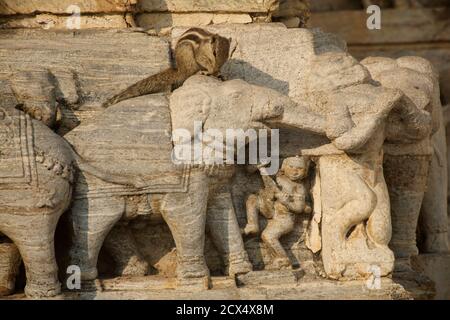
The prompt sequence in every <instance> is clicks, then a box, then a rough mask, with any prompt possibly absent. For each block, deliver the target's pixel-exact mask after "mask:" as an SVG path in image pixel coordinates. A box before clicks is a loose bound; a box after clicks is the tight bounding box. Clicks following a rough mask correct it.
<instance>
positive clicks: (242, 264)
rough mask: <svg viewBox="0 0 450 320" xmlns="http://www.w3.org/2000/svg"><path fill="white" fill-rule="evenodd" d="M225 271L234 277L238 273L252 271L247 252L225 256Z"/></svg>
mask: <svg viewBox="0 0 450 320" xmlns="http://www.w3.org/2000/svg"><path fill="white" fill-rule="evenodd" d="M227 259H228V263H227V269H228V270H227V273H228V275H229V276H230V277H235V276H237V275H239V274H245V273H249V272H250V271H253V266H252V264H251V263H250V261H249V259H248V255H247V252H245V251H243V252H240V253H232V254H230V255H229V256H228V257H226V258H225V261H227Z"/></svg>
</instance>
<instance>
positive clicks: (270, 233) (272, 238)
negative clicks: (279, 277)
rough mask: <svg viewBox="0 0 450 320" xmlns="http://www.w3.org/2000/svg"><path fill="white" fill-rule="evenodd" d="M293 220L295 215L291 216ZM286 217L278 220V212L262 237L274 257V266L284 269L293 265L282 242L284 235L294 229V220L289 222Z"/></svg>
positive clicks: (269, 222)
mask: <svg viewBox="0 0 450 320" xmlns="http://www.w3.org/2000/svg"><path fill="white" fill-rule="evenodd" d="M291 219H292V220H293V219H294V217H291ZM287 222H288V221H287V220H286V219H282V220H278V219H277V214H275V216H274V218H273V219H271V220H269V221H268V223H267V226H266V228H265V229H264V231H263V232H262V234H261V239H262V240H263V241H264V243H265V244H266V245H267V248H268V249H269V252H270V254H271V255H272V257H273V266H274V268H275V269H284V268H289V267H291V266H292V265H291V262H290V260H289V257H288V255H287V253H286V250H284V248H283V245H282V244H281V242H280V238H281V237H282V236H283V235H286V234H288V233H289V232H290V231H292V227H293V221H292V223H291V224H288V223H287Z"/></svg>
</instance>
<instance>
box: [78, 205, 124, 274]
mask: <svg viewBox="0 0 450 320" xmlns="http://www.w3.org/2000/svg"><path fill="white" fill-rule="evenodd" d="M124 210H125V200H124V199H123V198H121V197H109V198H93V199H79V200H75V201H74V203H73V206H72V210H71V216H70V218H71V220H72V221H71V222H72V226H73V239H72V241H73V244H72V248H71V249H70V260H71V262H70V263H71V264H72V265H77V266H79V267H80V269H81V279H82V280H94V279H96V278H97V276H98V272H97V260H98V254H99V252H100V249H101V247H102V245H103V241H104V240H105V238H106V236H107V235H108V233H109V232H110V230H111V229H112V227H113V226H114V224H115V223H116V222H117V221H119V220H120V218H121V217H122V215H123V213H124Z"/></svg>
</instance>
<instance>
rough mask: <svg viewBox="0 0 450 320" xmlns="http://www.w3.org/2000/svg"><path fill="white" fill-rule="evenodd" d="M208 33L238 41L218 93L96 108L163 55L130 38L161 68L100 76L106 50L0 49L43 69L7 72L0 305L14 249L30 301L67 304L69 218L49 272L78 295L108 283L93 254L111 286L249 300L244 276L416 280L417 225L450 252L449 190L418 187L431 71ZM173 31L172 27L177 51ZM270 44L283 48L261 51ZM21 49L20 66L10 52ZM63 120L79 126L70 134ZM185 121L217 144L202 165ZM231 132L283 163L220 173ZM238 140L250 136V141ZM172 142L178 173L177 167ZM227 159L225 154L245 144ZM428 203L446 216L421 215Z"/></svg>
mask: <svg viewBox="0 0 450 320" xmlns="http://www.w3.org/2000/svg"><path fill="white" fill-rule="evenodd" d="M207 29H208V30H209V31H211V32H214V33H218V34H220V35H222V36H224V37H227V38H231V39H232V48H231V50H230V58H229V60H228V62H227V63H226V64H225V65H224V66H223V68H222V70H221V76H222V79H219V78H216V77H212V76H205V75H201V74H200V75H194V76H192V77H190V78H189V79H188V80H186V81H185V82H184V84H183V85H182V86H181V87H179V88H178V89H176V90H175V91H173V92H172V93H169V92H167V93H158V94H153V95H145V96H140V97H136V98H133V99H128V100H124V101H122V102H120V103H117V104H115V105H112V106H110V107H109V108H107V109H101V108H100V104H101V103H102V102H103V101H104V100H106V99H107V98H108V97H109V96H111V94H113V93H116V92H118V91H119V89H123V88H125V87H126V86H128V85H130V84H132V83H133V82H135V81H136V80H138V78H142V77H143V75H144V74H145V75H147V74H152V73H155V72H156V71H157V70H160V69H162V68H163V67H164V66H168V65H170V61H169V56H168V48H169V43H168V42H166V41H164V40H162V39H156V38H154V37H149V36H147V35H135V34H134V33H131V34H130V35H127V36H129V38H128V40H127V44H128V45H130V46H133V45H135V44H136V43H137V42H139V41H141V40H143V39H144V38H142V37H145V40H143V42H145V43H149V42H151V43H152V44H153V46H151V48H152V49H151V50H152V52H153V53H155V56H156V57H158V59H159V60H157V61H156V62H155V61H150V63H148V62H147V63H146V64H145V66H146V67H145V68H143V69H142V70H140V71H139V72H136V73H134V72H133V70H135V69H133V68H136V70H137V69H139V68H140V66H139V65H138V64H139V61H138V60H136V59H144V58H143V57H144V54H145V55H148V52H145V50H146V49H148V48H147V47H146V48H144V49H142V48H141V49H136V50H137V51H134V54H136V57H137V58H136V59H135V60H133V59H131V58H129V59H130V60H126V61H124V62H123V65H121V66H120V67H119V68H112V67H111V70H110V69H108V67H105V68H103V67H104V66H98V65H97V63H107V61H108V60H107V59H105V60H104V61H103V60H102V62H99V61H100V60H101V59H100V51H98V52H96V53H93V54H94V59H93V60H91V61H89V60H90V59H88V58H87V57H85V59H86V60H83V57H84V53H83V52H82V51H80V52H77V53H76V54H73V55H72V54H68V53H67V52H65V53H64V52H63V53H61V51H60V50H59V49H58V48H57V47H58V46H57V44H52V43H50V47H51V48H52V50H55V51H56V52H58V54H56V57H57V58H58V59H59V60H58V59H56V60H54V59H53V58H52V57H53V56H52V55H51V54H49V55H48V57H45V54H44V52H43V51H39V50H35V48H34V47H33V46H34V44H33V43H30V42H28V41H25V40H26V38H27V35H26V34H23V33H18V35H17V40H16V41H14V43H12V42H11V41H9V40H8V39H7V38H4V37H2V38H1V40H0V42H4V43H5V45H7V46H8V48H12V49H8V50H5V51H2V53H1V54H2V55H3V57H4V58H5V59H2V61H6V64H8V66H9V65H10V62H11V61H16V62H17V63H19V62H20V64H21V65H27V64H28V65H32V63H33V61H34V60H36V59H38V60H42V61H43V62H42V65H41V67H40V68H37V67H33V68H31V69H30V70H26V69H25V70H23V69H22V70H14V69H11V68H10V67H9V69H6V68H5V70H8V71H7V72H4V73H3V74H1V76H2V77H3V79H5V80H3V81H5V88H6V87H8V88H10V89H5V90H3V89H2V92H1V95H2V105H1V106H0V135H1V136H2V137H3V136H4V137H6V138H5V139H3V140H4V141H6V143H3V145H2V149H1V151H2V153H1V154H0V159H2V158H1V156H3V155H4V154H6V156H5V161H3V160H2V162H1V163H0V173H1V176H0V179H3V180H4V179H6V180H4V181H3V180H0V189H1V198H0V210H1V212H2V214H1V215H0V232H2V234H4V235H5V236H6V237H7V238H5V239H4V240H2V242H1V244H0V293H1V294H10V293H11V292H12V291H13V287H14V283H13V282H14V281H13V279H14V275H15V274H17V272H18V271H17V269H18V265H19V261H20V259H19V255H18V253H17V249H18V250H19V251H20V256H21V258H22V260H23V262H24V264H25V269H26V276H27V284H26V288H25V293H26V294H27V295H28V296H34V297H49V296H54V295H57V294H59V293H60V290H61V289H60V283H59V279H58V274H57V272H58V264H57V261H56V258H55V252H54V247H55V245H54V242H55V241H60V239H58V237H57V238H55V229H56V226H57V223H58V221H59V218H60V217H61V216H62V215H63V213H65V214H64V219H62V220H61V223H60V224H65V226H66V227H67V228H68V230H69V234H70V237H69V236H68V235H66V237H67V238H70V241H68V242H70V244H69V245H68V246H66V247H64V248H62V253H61V254H62V255H63V256H64V259H66V261H65V264H61V263H60V264H59V266H60V268H62V269H64V268H65V267H66V264H67V265H76V266H78V267H80V270H81V279H82V280H83V283H84V284H86V283H89V282H92V281H95V280H96V279H98V278H99V276H100V274H99V271H100V273H101V272H102V270H103V269H104V265H105V264H104V263H103V262H102V261H101V260H102V254H101V253H100V251H101V249H102V247H103V253H104V254H105V255H107V256H109V258H110V259H112V261H113V264H114V266H113V268H111V269H112V270H107V272H108V271H111V273H112V274H114V275H128V276H145V275H147V274H159V275H164V276H167V277H169V278H170V277H175V278H176V281H175V284H176V286H177V287H181V288H183V287H186V288H190V289H195V290H200V291H202V290H207V289H209V288H211V287H214V280H211V276H213V278H214V276H217V275H225V276H228V277H230V278H231V279H236V283H237V284H239V283H240V284H241V285H244V286H245V285H246V284H250V285H251V283H253V284H257V283H259V282H258V281H263V280H261V279H259V280H258V276H255V274H256V275H257V274H258V273H255V272H254V271H253V270H265V271H261V272H269V278H270V277H273V275H276V274H283V275H285V276H286V275H287V277H290V276H292V275H294V273H293V271H292V270H294V271H301V272H303V273H304V274H305V275H304V276H305V277H306V276H308V277H312V278H314V279H316V281H326V280H325V279H324V278H328V279H332V280H359V281H361V280H366V279H368V278H369V277H371V276H372V275H373V274H374V271H373V270H374V268H375V269H376V270H377V271H376V272H377V274H379V276H381V277H391V276H392V274H393V272H394V263H395V267H396V270H400V271H402V270H408V269H409V268H410V261H409V259H410V258H411V256H412V255H415V254H417V248H416V246H417V240H416V235H415V234H416V229H417V226H418V224H419V225H420V226H421V227H420V228H421V234H422V235H421V237H423V246H424V247H425V248H426V249H425V250H429V251H430V252H433V251H436V250H437V251H439V250H442V251H445V250H448V244H447V243H446V242H445V241H444V239H445V238H443V237H444V234H445V236H446V233H447V230H446V228H444V227H442V223H443V221H444V220H445V219H444V218H443V214H442V213H443V212H446V208H444V205H443V204H441V202H442V200H443V199H444V194H443V192H441V193H442V194H441V193H439V192H440V191H439V190H440V189H439V187H441V189H443V190H444V189H446V187H445V186H444V188H442V187H443V186H442V185H440V186H439V185H438V184H437V183H436V184H433V185H434V187H433V185H432V184H429V188H430V189H431V190H436V191H435V193H434V191H433V193H434V195H433V196H432V198H429V197H430V196H428V198H427V196H426V195H425V192H426V185H427V180H428V178H429V176H431V174H429V172H431V173H433V174H435V175H436V174H437V175H439V173H440V172H443V171H442V170H444V168H446V164H443V162H442V159H441V160H439V152H441V151H442V148H441V147H439V144H438V142H434V141H438V140H437V138H436V137H437V136H436V135H437V132H438V129H439V126H440V125H441V126H442V125H443V124H442V121H443V120H442V118H443V116H442V113H441V111H442V110H441V106H440V102H439V101H438V100H439V98H438V97H439V85H438V80H437V77H436V75H435V73H434V71H433V70H432V67H431V65H430V64H429V63H428V62H427V61H425V60H423V59H418V58H413V57H409V58H401V59H398V60H391V59H381V58H368V59H367V60H365V61H363V62H361V63H359V62H358V61H357V60H355V59H354V58H353V57H352V56H350V55H349V54H348V53H347V51H346V45H345V43H344V42H343V41H341V40H339V39H338V38H336V37H335V36H333V35H330V34H325V33H322V32H320V31H317V30H314V31H310V30H306V29H287V28H285V27H284V26H282V25H277V24H275V25H248V26H237V25H224V26H212V27H209V28H207ZM183 31H184V30H181V29H180V30H177V29H175V30H174V32H173V34H174V39H176V38H177V36H179V35H180V34H181V33H182V32H183ZM5 33H8V31H5ZM36 34H37V38H38V39H40V40H36V43H37V45H39V43H40V41H47V40H46V37H48V35H47V34H44V33H42V34H41V33H39V32H37V33H36ZM94 35H95V36H94ZM59 36H60V37H62V39H66V38H65V37H67V35H65V34H64V33H63V34H62V35H59ZM102 37H104V38H102ZM93 39H98V38H97V34H96V33H86V34H82V35H80V36H79V37H75V40H74V41H75V43H76V44H77V45H81V46H84V47H86V48H87V47H90V45H89V44H90V43H91V42H92V41H93ZM99 39H100V40H101V39H103V40H104V42H101V44H102V45H103V46H104V48H109V49H111V52H109V51H108V52H109V53H110V54H111V57H112V56H113V55H114V54H115V53H116V52H117V51H115V50H112V47H111V46H117V45H118V43H119V42H120V41H123V40H124V39H125V37H124V36H123V35H122V34H121V33H109V34H108V35H106V34H105V33H103V32H100V33H99ZM96 41H97V40H96ZM273 41H276V43H277V44H278V45H277V46H273V45H269V44H270V43H271V42H273ZM52 46H53V47H52ZM149 46H150V45H149ZM17 47H20V48H22V47H23V49H24V51H23V52H22V53H21V54H15V55H14V54H13V53H12V52H13V49H14V48H17ZM124 47H126V46H124ZM119 48H123V47H120V46H119ZM141 50H142V51H141ZM119 51H120V50H119ZM31 54H32V55H33V57H32V58H30V55H31ZM61 54H63V55H67V57H68V58H69V57H70V59H72V60H71V61H73V63H74V65H73V66H72V67H73V68H72V67H71V70H70V71H68V70H67V69H65V68H63V67H62V66H61V64H63V63H67V62H66V60H65V58H64V59H63V57H61V56H60V55H61ZM102 54H103V53H102ZM52 59H53V60H54V61H53V60H52ZM96 59H100V60H96ZM127 59H128V58H127ZM55 61H56V62H55ZM80 61H84V63H86V65H81V64H80ZM92 61H94V62H92ZM55 66H56V67H55ZM95 68H98V69H95ZM112 69H114V71H112ZM95 70H97V71H99V72H98V73H97V72H96V71H95ZM90 72H91V73H92V74H91V73H90ZM107 72H112V73H114V74H115V75H116V76H117V77H116V78H115V80H116V81H117V83H120V84H119V85H117V83H111V82H110V81H109V80H108V79H110V78H111V75H110V74H109V75H108V76H107V77H106V78H104V77H102V74H106V73H107ZM99 73H101V74H100V75H99ZM127 75H132V76H131V77H130V76H127ZM91 76H94V77H91ZM105 79H106V80H105ZM61 110H63V111H62V112H61ZM69 113H72V115H73V116H72V117H67V116H66V117H64V116H65V115H67V114H69ZM74 118H75V119H76V120H77V124H78V123H79V125H78V126H76V124H74V123H71V122H70V120H71V119H74ZM196 123H199V124H200V130H201V132H200V133H201V134H202V139H203V134H204V135H205V136H206V137H207V138H211V134H212V132H214V135H215V137H216V138H217V137H220V138H219V139H216V140H214V142H215V143H216V144H215V145H214V146H213V147H211V146H212V145H211V144H210V141H209V140H200V143H201V144H202V147H204V148H206V149H202V153H201V157H200V158H195V155H196V153H195V152H196V147H198V145H196V142H197V141H198V140H197V138H198V136H197V134H198V132H197V131H196V130H197V127H196ZM75 126H76V127H75ZM51 129H54V130H56V131H57V132H60V133H61V134H64V135H63V136H61V135H57V134H56V133H55V132H54V131H52V130H51ZM229 129H232V130H241V131H242V132H243V137H244V138H243V141H244V144H243V146H241V148H242V149H247V150H250V149H251V144H252V142H254V141H255V140H258V141H259V139H260V138H261V135H262V133H263V132H266V131H264V130H271V131H270V132H271V135H272V136H271V142H273V141H275V140H276V139H278V141H279V144H278V145H277V147H279V150H276V149H275V148H273V146H274V144H273V143H268V145H270V147H271V150H270V151H271V158H270V159H271V160H272V161H273V160H274V157H278V156H279V161H278V165H277V170H276V171H275V172H268V169H269V167H271V164H273V163H265V162H262V161H260V162H256V163H250V158H248V159H246V160H247V161H244V162H243V163H236V158H232V159H231V160H232V161H231V162H228V160H230V159H229V158H226V157H225V153H219V155H221V156H218V153H217V152H216V153H211V152H210V151H211V148H212V151H216V150H218V149H220V150H227V152H228V151H229V150H230V149H229V145H228V142H229V141H228V139H224V138H225V137H227V130H229ZM249 130H254V132H256V133H257V134H256V135H255V136H251V135H247V134H246V132H248V131H249ZM273 130H276V131H273ZM180 132H182V133H183V134H187V139H184V140H183V138H184V137H186V136H182V135H180ZM275 133H276V134H275ZM278 135H279V136H278ZM235 138H236V139H238V138H239V136H238V137H235ZM266 138H267V136H266ZM180 139H181V140H180ZM179 141H182V144H181V146H182V147H184V148H185V149H183V150H184V151H186V150H187V151H188V154H189V161H187V162H181V163H179V162H175V161H174V159H175V158H176V156H177V155H178V153H177V150H178V149H177V147H179V143H180V142H179ZM233 142H234V140H233ZM14 148H15V149H17V150H18V148H19V149H20V148H22V152H21V153H18V152H15V153H14V152H13V151H14V150H13V149H14ZM186 148H187V149H186ZM208 148H209V149H208ZM433 148H434V150H436V151H435V152H434V153H433ZM11 150H12V151H11ZM17 150H16V151H17ZM205 150H208V152H206V151H205ZM232 150H233V155H234V154H235V153H234V152H236V153H238V152H239V147H238V146H235V145H234V144H233V145H232ZM192 153H193V154H194V158H191V157H190V156H191V154H192ZM444 153H445V152H444ZM174 155H175V156H174ZM174 157H175V158H174ZM433 157H435V158H433ZM219 158H220V161H219ZM8 159H12V160H13V161H14V165H17V163H18V164H20V163H25V164H27V165H26V166H25V165H24V166H23V167H24V168H25V167H26V168H27V170H29V172H27V171H26V170H22V171H23V172H25V174H24V175H23V176H21V177H20V178H22V179H25V178H26V179H25V180H26V181H10V180H8V179H7V178H9V177H8V176H7V174H9V173H10V172H9V171H8V170H9V169H10V167H11V165H10V164H8V162H7V161H8ZM177 159H178V158H177ZM433 159H434V160H433ZM183 160H186V159H185V158H183ZM197 160H198V161H197ZM233 161H234V162H233ZM433 161H434V162H433ZM430 163H431V166H430ZM278 166H279V168H278ZM278 169H280V170H278ZM433 170H435V171H433ZM399 174H402V175H400V176H399ZM411 174H413V176H414V178H413V177H411ZM443 176H446V175H445V174H444V175H443ZM399 177H400V178H399ZM418 178H420V179H418ZM433 182H436V181H434V180H433ZM24 186H25V187H24ZM18 188H19V190H20V192H18V191H17V190H18ZM433 188H434V189H433ZM445 197H446V195H445ZM437 198H439V201H438V202H439V204H441V205H438V206H436V205H434V203H433V201H431V200H430V199H437ZM422 203H423V206H422V218H421V219H422V220H421V222H420V223H419V222H418V221H419V213H420V208H421V205H422ZM406 211H407V212H406ZM23 225H33V227H34V228H33V230H34V231H33V232H29V231H31V230H28V228H21V226H23ZM55 239H56V240H55ZM421 239H422V238H421ZM11 242H13V243H14V244H12V243H11ZM36 247H39V248H40V250H39V251H36V250H33V248H36ZM99 255H100V261H99ZM106 259H108V258H106ZM106 269H108V268H106ZM286 271H287V273H286ZM283 272H285V273H283ZM255 277H256V278H255ZM275 277H276V276H275ZM295 277H296V279H297V277H300V276H299V273H295ZM255 279H256V280H255ZM61 280H63V281H64V280H65V279H64V278H63V279H61ZM296 281H297V280H296ZM263 282H264V281H263Z"/></svg>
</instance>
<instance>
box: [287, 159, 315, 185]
mask: <svg viewBox="0 0 450 320" xmlns="http://www.w3.org/2000/svg"><path fill="white" fill-rule="evenodd" d="M309 163H310V160H309V158H308V157H306V156H298V157H290V158H286V159H285V160H284V161H283V164H282V166H281V170H282V172H283V173H284V175H285V176H286V177H288V178H289V179H290V180H292V181H296V180H301V179H304V178H305V177H306V176H307V175H308V169H309Z"/></svg>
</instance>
